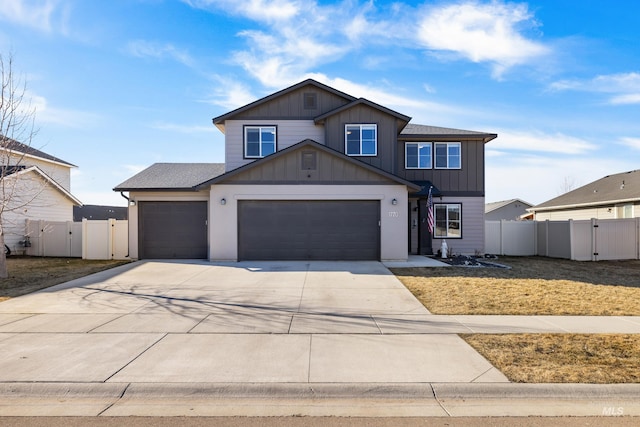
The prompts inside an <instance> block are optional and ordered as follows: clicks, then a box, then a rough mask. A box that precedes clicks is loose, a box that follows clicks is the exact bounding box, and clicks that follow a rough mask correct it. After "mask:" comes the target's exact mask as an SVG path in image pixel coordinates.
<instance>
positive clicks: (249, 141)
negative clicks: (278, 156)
mask: <svg viewBox="0 0 640 427" xmlns="http://www.w3.org/2000/svg"><path fill="white" fill-rule="evenodd" d="M275 152H276V127H275V126H245V127H244V157H245V158H251V159H253V158H261V157H265V156H268V155H269V154H273V153H275Z"/></svg>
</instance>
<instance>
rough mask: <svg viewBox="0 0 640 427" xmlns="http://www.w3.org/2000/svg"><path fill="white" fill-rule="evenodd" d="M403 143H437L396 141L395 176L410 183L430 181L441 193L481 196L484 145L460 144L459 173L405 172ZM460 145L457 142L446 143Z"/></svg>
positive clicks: (454, 170) (464, 142)
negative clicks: (396, 170) (396, 171)
mask: <svg viewBox="0 0 640 427" xmlns="http://www.w3.org/2000/svg"><path fill="white" fill-rule="evenodd" d="M406 142H431V143H435V142H440V141H435V142H434V141H433V140H429V139H428V138H425V139H424V140H420V141H417V140H416V141H413V140H412V141H399V142H398V145H397V153H396V157H397V164H396V167H397V168H398V173H396V175H398V176H400V177H402V178H404V179H407V180H409V181H431V182H432V183H433V184H434V185H435V186H436V187H437V188H438V190H440V191H441V192H443V193H451V192H465V193H478V195H481V194H482V195H483V194H484V178H485V177H484V142H482V141H461V153H462V159H461V161H462V168H461V169H435V167H433V161H434V159H433V157H434V156H433V153H434V152H435V148H433V149H432V168H431V169H406V168H405V143H406ZM449 142H460V141H449Z"/></svg>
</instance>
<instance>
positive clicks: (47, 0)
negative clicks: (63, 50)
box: [0, 0, 68, 33]
mask: <svg viewBox="0 0 640 427" xmlns="http://www.w3.org/2000/svg"><path fill="white" fill-rule="evenodd" d="M67 12H68V8H67V6H66V5H65V4H64V3H63V2H62V1H61V0H1V1H0V21H9V22H12V23H14V24H18V25H23V26H26V27H29V28H32V29H35V30H37V31H41V32H45V33H49V32H52V31H54V30H58V31H61V32H63V33H65V32H66V29H65V26H66V17H67Z"/></svg>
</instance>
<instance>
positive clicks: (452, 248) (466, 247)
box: [433, 197, 485, 255]
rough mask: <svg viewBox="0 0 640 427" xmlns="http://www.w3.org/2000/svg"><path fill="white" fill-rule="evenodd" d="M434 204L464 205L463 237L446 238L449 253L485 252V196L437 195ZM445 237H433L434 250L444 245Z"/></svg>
mask: <svg viewBox="0 0 640 427" xmlns="http://www.w3.org/2000/svg"><path fill="white" fill-rule="evenodd" d="M433 203H434V204H439V203H460V204H461V205H462V239H444V240H446V241H447V246H448V248H449V253H451V254H463V255H474V254H476V253H480V254H482V253H484V233H485V224H484V197H443V198H442V200H440V198H439V197H435V198H434V200H433ZM442 240H443V239H433V251H434V252H437V251H438V249H440V247H441V246H442Z"/></svg>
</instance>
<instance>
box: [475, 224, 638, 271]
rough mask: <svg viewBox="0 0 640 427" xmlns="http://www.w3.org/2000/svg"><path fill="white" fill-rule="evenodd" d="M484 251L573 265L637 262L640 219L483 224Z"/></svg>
mask: <svg viewBox="0 0 640 427" xmlns="http://www.w3.org/2000/svg"><path fill="white" fill-rule="evenodd" d="M484 250H485V253H487V254H494V255H511V256H533V255H540V256H548V257H552V258H566V259H571V260H576V261H604V260H624V259H640V218H628V219H601V220H598V219H591V220H584V221H583V220H581V221H574V220H568V221H486V222H485V248H484Z"/></svg>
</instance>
